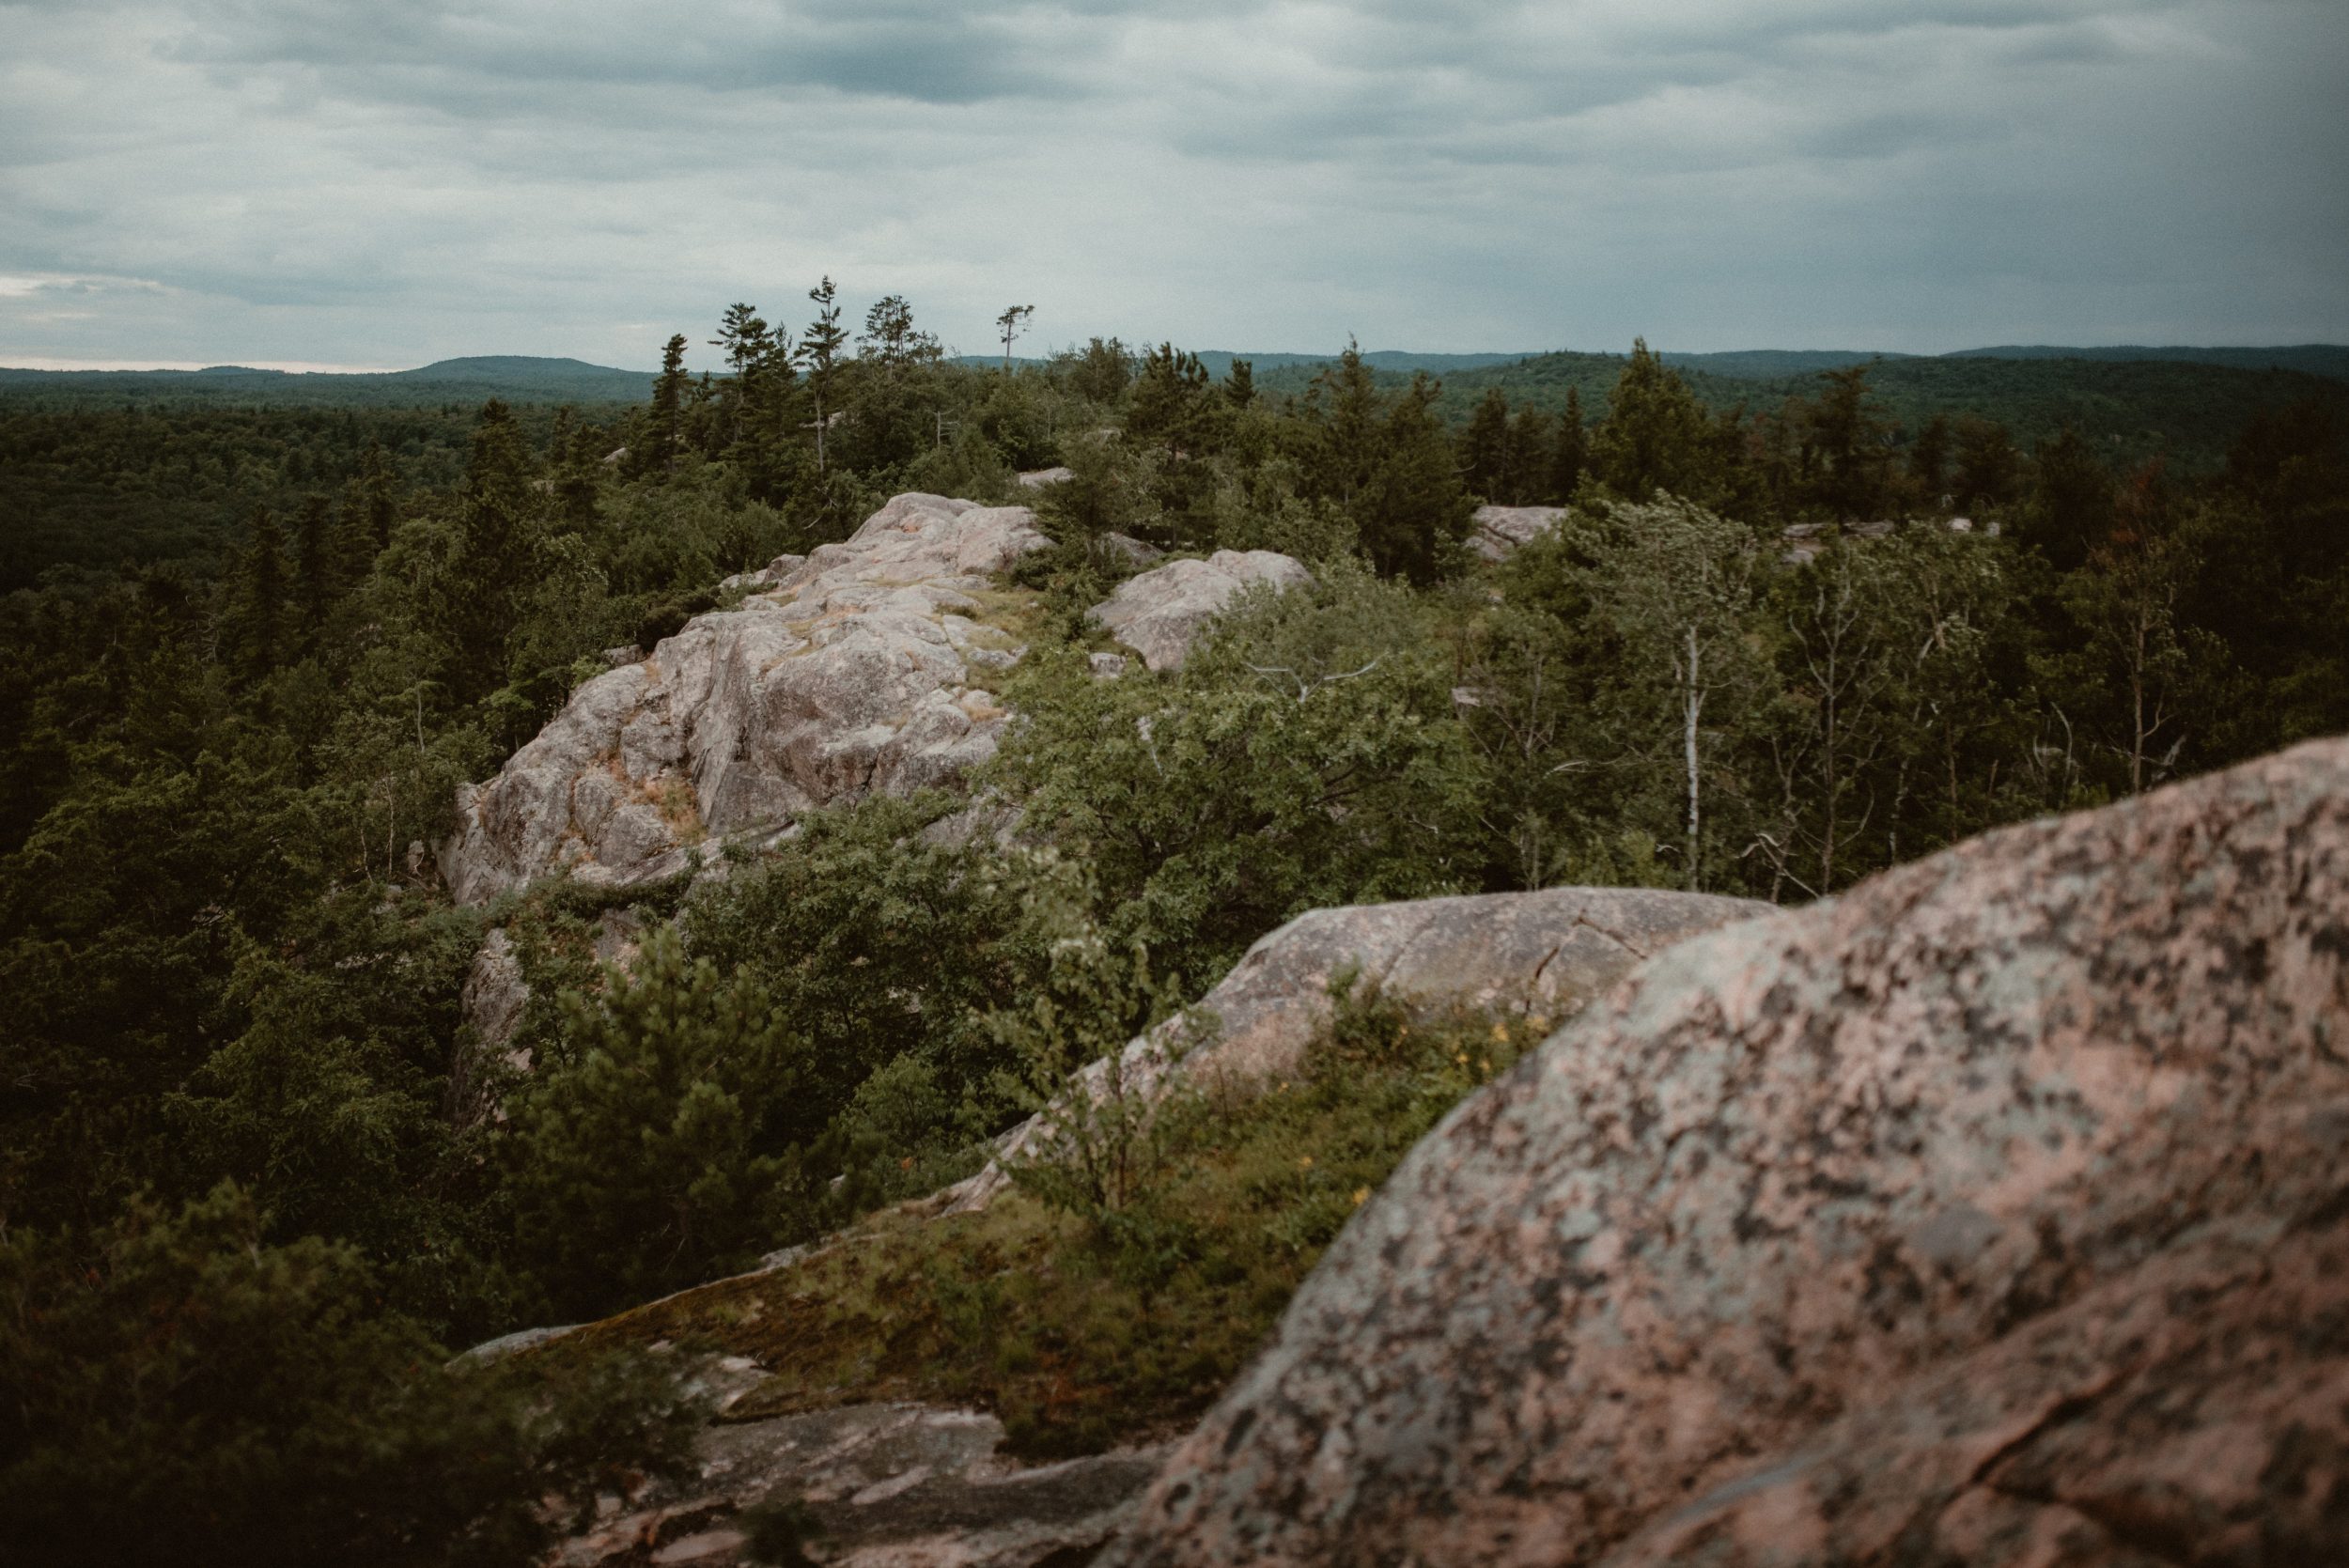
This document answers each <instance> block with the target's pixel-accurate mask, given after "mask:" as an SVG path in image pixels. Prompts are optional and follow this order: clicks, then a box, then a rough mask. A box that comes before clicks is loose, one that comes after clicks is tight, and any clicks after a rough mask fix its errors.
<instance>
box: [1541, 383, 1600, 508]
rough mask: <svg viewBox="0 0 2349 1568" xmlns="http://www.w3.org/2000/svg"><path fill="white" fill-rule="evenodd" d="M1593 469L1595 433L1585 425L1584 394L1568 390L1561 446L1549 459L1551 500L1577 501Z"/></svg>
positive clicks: (1561, 432) (1559, 435)
mask: <svg viewBox="0 0 2349 1568" xmlns="http://www.w3.org/2000/svg"><path fill="white" fill-rule="evenodd" d="M1590 467H1591V431H1590V427H1588V426H1587V425H1585V424H1584V423H1583V422H1582V393H1581V391H1580V389H1579V388H1577V387H1568V388H1566V411H1565V413H1564V414H1563V416H1561V417H1560V419H1559V421H1558V447H1557V451H1556V453H1555V455H1554V456H1552V457H1551V458H1550V460H1549V499H1550V500H1552V501H1554V502H1556V503H1557V504H1558V505H1561V506H1563V505H1566V504H1568V503H1569V502H1571V501H1573V500H1574V492H1575V490H1576V489H1577V488H1578V487H1579V485H1580V484H1581V483H1582V475H1583V474H1587V473H1588V472H1590Z"/></svg>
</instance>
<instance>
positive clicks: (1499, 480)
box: [1460, 386, 1509, 502]
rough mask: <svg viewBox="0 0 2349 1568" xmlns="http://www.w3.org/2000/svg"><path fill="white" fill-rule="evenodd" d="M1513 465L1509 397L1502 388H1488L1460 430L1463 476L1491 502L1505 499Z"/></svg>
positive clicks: (1471, 486)
mask: <svg viewBox="0 0 2349 1568" xmlns="http://www.w3.org/2000/svg"><path fill="white" fill-rule="evenodd" d="M1508 465H1509V400H1508V398H1506V397H1504V396H1501V389H1500V388H1499V387H1497V386H1496V387H1491V388H1488V389H1486V393H1485V396H1484V397H1483V399H1482V400H1480V401H1479V402H1478V403H1477V405H1476V411H1475V412H1474V413H1471V414H1470V415H1469V422H1468V427H1467V428H1466V429H1464V430H1462V431H1461V432H1460V477H1461V480H1462V482H1464V483H1465V484H1466V485H1467V486H1468V488H1469V489H1471V490H1473V491H1475V492H1476V493H1477V494H1478V495H1481V496H1483V497H1484V498H1485V499H1486V500H1487V501H1493V502H1499V501H1502V500H1504V499H1506V498H1505V496H1504V494H1503V491H1504V490H1505V489H1507V484H1508Z"/></svg>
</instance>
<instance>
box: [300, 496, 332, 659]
mask: <svg viewBox="0 0 2349 1568" xmlns="http://www.w3.org/2000/svg"><path fill="white" fill-rule="evenodd" d="M294 585H295V598H296V599H297V601H298V603H299V605H300V608H301V613H302V635H301V646H302V648H303V651H304V652H307V651H308V650H309V649H310V648H311V647H313V646H315V645H316V644H317V641H318V635H319V629H320V628H322V627H324V626H325V624H326V612H327V610H328V609H329V608H330V607H331V606H332V605H333V603H334V589H335V586H336V584H335V582H334V539H333V537H332V535H331V533H330V531H329V529H328V527H327V501H326V497H324V496H322V495H313V496H309V497H306V498H305V499H304V500H303V504H302V515H301V516H300V517H299V518H297V519H296V520H295V521H294Z"/></svg>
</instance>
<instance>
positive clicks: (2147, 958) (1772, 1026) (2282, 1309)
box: [1101, 741, 2349, 1568]
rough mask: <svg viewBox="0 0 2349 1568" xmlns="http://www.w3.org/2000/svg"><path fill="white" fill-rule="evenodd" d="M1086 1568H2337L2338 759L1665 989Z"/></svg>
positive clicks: (1742, 933) (1828, 916)
mask: <svg viewBox="0 0 2349 1568" xmlns="http://www.w3.org/2000/svg"><path fill="white" fill-rule="evenodd" d="M2344 1560H2349V742H2344V741H2327V742H2322V743H2318V744H2314V745H2310V746H2304V747H2301V748H2299V749H2297V750H2295V751H2292V752H2288V753H2283V754H2281V755H2279V756H2277V757H2273V758H2269V759H2267V760H2265V761H2263V762H2260V763H2256V764H2252V765H2249V766H2247V767H2244V768H2236V769H2234V770H2232V771H2231V772H2229V773H2225V774H2222V775H2218V776H2215V777H2212V778H2207V779H2203V780H2200V781H2196V782H2194V783H2191V784H2184V785H2180V786H2177V787H2174V788H2170V789H2168V790H2165V791H2162V792H2160V793H2158V794H2155V795H2153V796H2149V797H2146V798H2144V799H2142V800H2136V801H2132V802H2129V803H2126V804H2123V805H2121V806H2116V807H2113V808H2110V809H2108V810H2105V811H2100V812H2096V813H2092V814H2089V815H2079V816H2075V817H2071V818H2067V819H2062V820H2055V821H2043V822H2037V823H2032V824H2030V825H2027V826H2023V827H2018V828H2013V829H2008V830H2005V831H1999V832H1995V833H1991V834H1988V835H1986V836H1984V837H1983V838H1980V839H1977V840H1974V841H1972V842H1970V843H1968V844H1966V845H1963V846H1959V847H1958V848H1956V849H1953V850H1951V851H1949V852H1947V853H1944V854H1941V855H1938V856H1936V857H1934V858H1932V859H1930V860H1927V861H1924V862H1919V863H1917V864H1915V865H1911V866H1906V867H1903V868H1900V869H1897V870H1894V871H1891V872H1889V873H1887V874H1885V875H1883V876H1880V877H1876V878H1875V879H1874V880H1872V881H1870V882H1869V883H1867V884H1865V885H1863V886H1861V887H1860V888H1859V889H1856V890H1854V891H1853V892H1851V893H1846V894H1844V895H1843V896H1842V897H1840V898H1837V899H1834V900H1830V901H1828V902H1826V903H1823V904H1820V905H1816V906H1813V907H1812V908H1807V909H1803V910H1799V911H1796V912H1792V913H1788V914H1783V915H1779V916H1776V917H1774V918H1771V919H1768V920H1763V921H1755V922H1749V923H1745V924H1739V925H1735V926H1732V927H1729V928H1727V929H1724V930H1721V931H1719V932H1715V933H1713V934H1711V935H1709V936H1704V937H1700V938H1697V939H1694V940H1691V941H1688V942H1686V943H1683V944H1681V945H1679V946H1677V947H1675V948H1673V949H1672V950H1671V951H1670V952H1668V953H1666V954H1664V955H1661V956H1659V957H1657V958H1656V959H1654V960H1652V961H1651V962H1649V963H1647V964H1646V965H1644V966H1642V967H1641V969H1640V970H1637V971H1636V972H1635V973H1634V974H1633V976H1632V977H1631V978H1630V979H1629V980H1628V981H1627V982H1626V983H1625V984H1624V985H1623V986H1620V987H1619V988H1618V989H1616V990H1615V991H1614V992H1613V993H1612V994H1610V996H1609V997H1608V998H1607V999H1606V1000H1605V1001H1603V1002H1602V1003H1600V1004H1598V1005H1595V1006H1594V1007H1592V1008H1591V1009H1589V1010H1587V1011H1586V1012H1584V1013H1583V1014H1582V1016H1581V1017H1579V1019H1578V1020H1577V1021H1576V1022H1575V1023H1573V1024H1572V1025H1570V1026H1568V1027H1567V1028H1566V1029H1564V1030H1563V1031H1561V1032H1559V1033H1557V1034H1556V1035H1554V1036H1553V1037H1552V1038H1551V1039H1550V1040H1548V1042H1547V1043H1546V1044H1545V1045H1544V1046H1543V1047H1542V1048H1540V1049H1539V1050H1537V1051H1536V1052H1534V1053H1533V1054H1532V1055H1531V1056H1529V1057H1528V1058H1527V1059H1526V1060H1525V1061H1524V1062H1522V1063H1520V1064H1519V1065H1518V1066H1517V1068H1516V1069H1515V1070H1513V1071H1512V1072H1511V1073H1509V1074H1507V1075H1505V1076H1504V1077H1503V1078H1502V1079H1500V1080H1498V1081H1497V1082H1496V1083H1494V1084H1493V1085H1491V1086H1489V1087H1488V1088H1487V1089H1486V1090H1485V1091H1483V1092H1481V1093H1480V1094H1477V1095H1476V1096H1474V1097H1473V1098H1471V1099H1470V1100H1469V1101H1468V1102H1466V1103H1465V1104H1464V1105H1463V1106H1461V1107H1460V1108H1459V1109H1458V1110H1456V1111H1455V1112H1454V1114H1453V1115H1452V1116H1451V1117H1450V1118H1448V1119H1447V1120H1446V1121H1445V1123H1443V1124H1442V1125H1441V1126H1439V1128H1438V1129H1437V1130H1436V1132H1434V1133H1433V1134H1431V1135H1430V1136H1429V1137H1428V1138H1427V1139H1426V1140H1425V1141H1423V1142H1422V1143H1421V1145H1420V1146H1419V1147H1418V1148H1417V1149H1416V1150H1415V1151H1414V1152H1413V1153H1412V1154H1411V1156H1410V1157H1408V1159H1407V1160H1406V1161H1405V1163H1404V1165H1403V1166H1402V1167H1401V1168H1400V1169H1399V1170H1398V1171H1397V1172H1396V1173H1395V1174H1394V1176H1393V1177H1392V1179H1391V1180H1390V1181H1389V1183H1388V1184H1387V1186H1386V1187H1385V1188H1383V1189H1382V1191H1381V1192H1380V1193H1379V1194H1378V1195H1377V1197H1376V1198H1375V1199H1374V1200H1373V1201H1372V1202H1371V1203H1369V1204H1368V1205H1367V1206H1366V1207H1365V1208H1364V1209H1362V1210H1361V1212H1360V1213H1359V1214H1358V1215H1357V1216H1356V1217H1355V1219H1354V1220H1353V1222H1352V1223H1351V1224H1349V1225H1348V1227H1347V1228H1346V1231H1345V1232H1344V1233H1343V1234H1341V1235H1340V1236H1339V1238H1338V1240H1337V1241H1336V1243H1335V1244H1334V1245H1333V1246H1332V1247H1331V1249H1330V1251H1329V1253H1328V1254H1327V1256H1326V1257H1325V1258H1324V1260H1323V1262H1322V1264H1321V1265H1320V1267H1319V1268H1318V1269H1317V1270H1316V1271H1315V1274H1314V1275H1313V1276H1312V1277H1311V1278H1310V1279H1309V1280H1308V1281H1307V1282H1306V1284H1305V1286H1304V1288H1303V1289H1302V1290H1301V1291H1300V1292H1299V1295H1298V1296H1297V1298H1296V1299H1295V1300H1294V1301H1293V1302H1292V1304H1291V1306H1290V1309H1289V1312H1288V1313H1287V1315H1286V1317H1285V1318H1284V1319H1283V1325H1282V1327H1281V1329H1280V1331H1279V1333H1278V1336H1277V1338H1276V1340H1275V1343H1273V1345H1272V1346H1271V1348H1270V1349H1269V1350H1268V1352H1267V1353H1266V1355H1265V1356H1264V1357H1263V1358H1261V1359H1260V1360H1259V1361H1258V1363H1257V1364H1256V1365H1255V1367H1254V1368H1253V1369H1252V1371H1251V1372H1250V1373H1249V1374H1247V1375H1246V1376H1244V1377H1243V1378H1242V1380H1241V1381H1240V1382H1239V1384H1238V1385H1237V1386H1236V1387H1235V1388H1234V1389H1233V1390H1232V1391H1231V1392H1230V1393H1229V1394H1228V1395H1227V1396H1226V1397H1225V1399H1224V1400H1223V1402H1222V1403H1221V1405H1218V1407H1217V1408H1216V1409H1215V1411H1214V1412H1213V1413H1211V1415H1210V1416H1209V1417H1208V1419H1207V1420H1206V1421H1205V1422H1204V1423H1203V1424H1202V1425H1201V1427H1200V1428H1199V1429H1198V1430H1197V1431H1196V1432H1195V1433H1194V1434H1193V1436H1190V1438H1189V1439H1187V1440H1186V1441H1185V1443H1184V1444H1183V1445H1182V1447H1181V1448H1180V1450H1179V1451H1178V1452H1176V1453H1175V1455H1174V1456H1173V1457H1172V1458H1170V1460H1169V1461H1168V1463H1167V1465H1166V1467H1165V1468H1164V1470H1163V1471H1162V1472H1161V1473H1160V1475H1159V1478H1158V1480H1157V1481H1156V1482H1155V1483H1153V1485H1152V1489H1151V1491H1150V1493H1149V1495H1148V1497H1147V1498H1146V1499H1145V1502H1144V1504H1143V1508H1142V1510H1141V1513H1140V1514H1139V1517H1138V1520H1137V1523H1136V1525H1135V1526H1134V1527H1133V1529H1132V1530H1131V1533H1130V1534H1129V1535H1128V1538H1127V1539H1126V1540H1124V1541H1123V1542H1122V1543H1121V1544H1120V1545H1117V1546H1114V1547H1112V1549H1111V1551H1110V1552H1109V1553H1107V1554H1106V1555H1105V1556H1104V1557H1103V1558H1102V1559H1101V1561H1102V1562H1103V1563H1105V1564H1107V1563H1117V1564H1124V1565H1128V1568H1131V1565H1135V1564H1153V1565H1173V1564H1181V1563H1201V1564H1206V1563H1215V1564H1225V1563H1284V1564H1303V1563H1316V1564H1321V1563H1328V1564H1338V1563H1345V1564H1354V1563H1406V1562H1408V1563H1413V1564H1501V1563H1508V1564H1526V1563H1534V1562H1540V1563H1600V1562H1606V1563H1618V1564H1629V1563H1657V1562H1663V1561H1674V1562H1703V1563H1706V1564H1720V1565H1725V1568H1727V1565H1747V1564H1752V1565H1756V1568H1758V1565H1760V1564H1764V1563H1797V1562H1804V1563H1828V1562H1839V1563H1886V1564H1890V1563H1896V1562H1897V1563H1908V1562H1915V1563H1939V1562H1952V1563H1954V1562H1967V1563H1973V1564H1981V1563H1991V1564H2000V1563H2011V1564H2016V1565H2020V1564H2023V1563H2057V1562H2061V1563H2065V1564H2115V1565H2118V1564H2123V1563H2126V1564H2151V1563H2154V1562H2185V1561H2194V1562H2247V1563H2248V1562H2278V1563H2282V1562H2295V1563H2296V1562H2316V1561H2344Z"/></svg>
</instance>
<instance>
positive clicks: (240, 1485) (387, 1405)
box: [0, 1184, 702, 1568]
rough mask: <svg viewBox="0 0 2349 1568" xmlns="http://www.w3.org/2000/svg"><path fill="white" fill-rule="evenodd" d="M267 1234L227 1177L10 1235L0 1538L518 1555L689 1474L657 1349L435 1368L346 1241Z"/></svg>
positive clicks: (102, 1550)
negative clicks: (117, 1212) (89, 1218)
mask: <svg viewBox="0 0 2349 1568" xmlns="http://www.w3.org/2000/svg"><path fill="white" fill-rule="evenodd" d="M262 1233H263V1226H262V1217H261V1215H260V1214H259V1212H258V1211H257V1209H256V1208H255V1206H254V1204H253V1202H252V1200H251V1198H250V1197H249V1196H248V1195H246V1194H245V1193H244V1192H243V1191H242V1190H241V1189H240V1188H235V1187H233V1186H230V1185H227V1184H223V1185H222V1186H221V1187H220V1188H217V1189H215V1190H214V1191H213V1193H212V1194H211V1195H210V1197H208V1198H206V1199H204V1200H202V1201H200V1202H197V1203H190V1204H189V1205H187V1206H186V1207H185V1208H184V1209H182V1210H181V1211H180V1212H179V1214H177V1215H176V1216H167V1215H165V1214H163V1212H161V1211H160V1210H158V1209H157V1208H155V1207H154V1206H153V1205H152V1204H150V1203H134V1204H132V1206H131V1208H130V1209H129V1211H128V1212H127V1214H126V1215H125V1217H124V1218H123V1219H120V1220H119V1221H117V1223H116V1224H115V1225H114V1226H112V1227H111V1228H109V1229H108V1230H106V1231H104V1232H102V1233H100V1234H97V1235H95V1236H94V1237H90V1238H88V1239H87V1241H86V1242H85V1241H83V1240H82V1239H81V1238H77V1237H75V1236H73V1235H71V1234H37V1233H29V1232H24V1233H19V1234H17V1235H15V1236H13V1237H11V1238H10V1239H9V1240H8V1242H7V1243H6V1245H5V1246H0V1407H5V1408H6V1409H7V1411H8V1420H7V1421H0V1558H5V1559H7V1560H10V1561H16V1562H24V1563H36V1562H37V1563H42V1564H47V1565H68V1564H84V1563H87V1564H98V1563H146V1562H154V1561H157V1560H169V1561H171V1562H173V1563H177V1564H182V1565H185V1568H205V1565H209V1564H220V1565H223V1568H229V1565H234V1568H272V1565H274V1564H281V1563H282V1564H287V1565H288V1568H293V1565H303V1568H307V1565H311V1564H316V1563H320V1562H334V1563H336V1564H338V1565H341V1568H377V1565H382V1568H406V1565H410V1564H414V1565H418V1568H421V1565H424V1564H468V1565H470V1564H481V1565H489V1564H522V1563H528V1562H532V1561H535V1560H537V1559H538V1557H539V1556H540V1555H541V1554H543V1552H544V1551H545V1549H546V1548H547V1546H548V1545H550V1544H551V1543H552V1538H553V1537H554V1536H555V1534H556V1533H558V1530H559V1529H560V1528H561V1527H562V1526H563V1525H564V1524H565V1523H566V1522H567V1519H568V1518H570V1517H578V1516H583V1514H585V1512H586V1511H587V1510H589V1509H590V1508H592V1506H593V1502H594V1498H595V1494H596V1492H597V1491H598V1490H599V1488H600V1487H604V1486H607V1485H610V1484H613V1483H615V1482H616V1480H617V1479H618V1478H619V1477H621V1476H622V1475H624V1474H626V1473H628V1472H630V1471H638V1472H642V1471H656V1472H660V1473H664V1474H677V1473H681V1472H682V1470H683V1468H684V1466H685V1462H686V1460H687V1457H688V1453H689V1447H690V1444H691V1441H692V1434H693V1432H694V1431H695V1430H696V1429H697V1428H698V1426H699V1424H700V1421H701V1420H702V1412H701V1411H700V1410H699V1409H698V1408H696V1407H694V1406H692V1405H691V1404H689V1403H688V1402H687V1401H686V1400H685V1399H684V1398H683V1397H682V1396H681V1395H680V1394H679V1392H678V1391H677V1387H676V1385H675V1383H674V1381H673V1380H671V1379H670V1378H668V1377H666V1376H665V1375H663V1374H660V1373H658V1372H656V1371H655V1370H654V1369H652V1368H651V1367H650V1366H648V1365H647V1364H645V1363H643V1362H641V1361H639V1360H634V1359H606V1360H602V1361H599V1362H594V1363H591V1364H588V1365H586V1366H584V1367H578V1366H575V1367H574V1370H573V1371H572V1372H571V1373H570V1374H568V1375H565V1376H563V1377H561V1378H559V1379H557V1378H555V1377H553V1376H552V1375H551V1374H550V1373H549V1371H547V1370H546V1369H544V1368H540V1367H534V1366H531V1365H528V1364H523V1363H515V1362H505V1363H498V1364H493V1365H484V1364H478V1363H472V1362H459V1363H458V1364H456V1365H454V1366H447V1365H444V1364H443V1363H444V1353H443V1351H442V1350H441V1349H440V1348H439V1347H438V1346H437V1345H435V1344H433V1343H432V1342H431V1340H430V1339H429V1338H428V1336H427V1335H426V1334H425V1333H424V1332H423V1331H422V1330H421V1329H420V1328H418V1327H416V1326H415V1325H414V1324H412V1323H411V1322H410V1321H408V1320H406V1319H403V1318H399V1317H396V1316H385V1315H382V1314H381V1313H380V1312H379V1311H378V1310H377V1309H376V1307H375V1305H374V1303H375V1299H376V1286H375V1279H374V1275H373V1272H372V1271H371V1270H370V1269H369V1268H368V1267H367V1266H366V1264H365V1263H364V1262H363V1261H362V1260H361V1259H360V1258H359V1256H358V1254H357V1253H356V1252H355V1251H353V1250H351V1249H350V1248H348V1247H344V1246H341V1245H337V1244H334V1243H328V1242H322V1241H319V1240H316V1239H308V1240H303V1241H298V1242H295V1243H292V1244H290V1245H288V1246H284V1247H271V1246H267V1245H265V1244H264V1243H263V1241H262V1239H261V1237H262ZM550 1499H552V1500H553V1501H555V1502H557V1503H559V1504H560V1505H562V1506H559V1507H554V1508H550V1507H549V1506H548V1504H549V1500H550ZM567 1510H568V1511H569V1513H568V1514H567V1512H566V1511H567Z"/></svg>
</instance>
